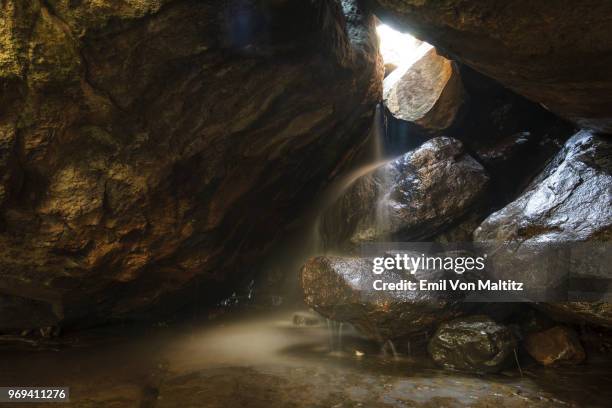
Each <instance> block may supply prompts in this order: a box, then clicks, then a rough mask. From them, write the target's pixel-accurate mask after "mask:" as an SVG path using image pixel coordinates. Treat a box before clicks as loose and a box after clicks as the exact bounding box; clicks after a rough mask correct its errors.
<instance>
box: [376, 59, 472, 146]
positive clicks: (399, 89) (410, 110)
mask: <svg viewBox="0 0 612 408" xmlns="http://www.w3.org/2000/svg"><path fill="white" fill-rule="evenodd" d="M464 98H465V95H464V90H463V86H462V84H461V77H460V75H459V72H458V70H457V68H456V67H455V66H454V64H453V62H452V61H450V60H447V59H446V58H444V57H441V56H439V55H438V54H437V53H436V50H435V49H431V50H430V51H429V52H428V53H427V54H425V55H424V56H423V57H422V58H421V59H420V60H418V61H417V62H415V63H414V64H413V65H412V66H410V67H409V68H407V69H402V67H399V68H397V70H395V71H394V72H393V73H392V74H391V75H389V76H388V77H387V78H385V81H384V82H383V100H384V103H385V107H386V108H387V109H388V110H389V112H390V113H391V115H392V116H393V117H394V118H395V119H399V120H402V121H406V122H409V123H410V124H412V125H414V126H416V128H417V129H418V130H419V131H421V132H424V133H427V134H434V135H436V134H440V133H441V132H443V131H444V130H446V129H448V128H450V127H451V126H452V125H453V124H454V123H455V121H456V119H457V116H458V113H459V110H460V109H461V107H462V106H463V103H464V102H465V101H464Z"/></svg>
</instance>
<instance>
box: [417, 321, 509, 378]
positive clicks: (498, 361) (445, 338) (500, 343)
mask: <svg viewBox="0 0 612 408" xmlns="http://www.w3.org/2000/svg"><path fill="white" fill-rule="evenodd" d="M516 344H517V343H516V338H515V336H514V334H513V333H512V331H510V329H508V328H507V327H506V326H503V325H500V324H497V323H495V322H494V321H493V320H491V319H490V318H489V317H487V316H479V315H477V316H470V317H465V318H459V319H455V320H453V321H450V322H447V323H442V324H441V325H440V327H439V328H438V330H437V331H436V333H435V334H434V336H433V337H432V338H431V340H430V341H429V345H428V347H427V348H428V351H429V354H430V355H431V357H432V358H433V359H434V361H435V362H436V363H437V364H439V365H441V366H443V367H444V368H449V369H452V370H461V371H473V372H478V373H491V372H497V371H500V370H502V369H503V368H505V367H506V365H507V364H508V362H509V361H510V359H511V358H512V355H513V353H514V350H515V348H516Z"/></svg>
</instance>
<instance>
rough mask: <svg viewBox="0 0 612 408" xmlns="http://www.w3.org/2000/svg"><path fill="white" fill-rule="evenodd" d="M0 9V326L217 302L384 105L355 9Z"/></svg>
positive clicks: (56, 4)
mask: <svg viewBox="0 0 612 408" xmlns="http://www.w3.org/2000/svg"><path fill="white" fill-rule="evenodd" d="M0 8H2V12H1V13H0V27H2V28H0V49H1V50H2V51H0V89H2V92H1V93H0V293H2V294H6V296H18V297H21V298H25V299H31V300H32V302H38V304H42V306H40V307H39V306H36V307H30V308H29V309H28V310H30V311H34V310H41V311H43V312H42V314H41V315H40V316H33V315H32V314H31V313H29V312H28V313H25V314H22V315H21V317H22V322H19V321H16V322H7V321H6V320H2V321H0V324H1V325H0V330H3V329H5V328H6V329H11V328H13V327H4V326H6V325H5V323H6V324H9V323H10V324H9V326H15V325H17V326H20V327H30V326H32V325H33V324H34V323H36V322H37V321H39V320H45V322H46V321H47V320H59V321H65V322H70V324H73V323H74V324H79V323H82V322H85V323H87V324H93V323H94V322H96V321H100V320H106V319H109V318H122V317H126V316H131V315H135V316H136V315H137V316H142V314H135V313H136V312H138V311H144V312H143V313H144V314H147V313H150V311H151V310H153V309H152V307H154V306H156V305H161V304H163V306H162V307H161V309H158V310H167V309H168V308H170V306H173V305H174V304H179V303H181V302H183V301H187V299H192V298H193V299H199V300H203V301H204V302H205V303H214V302H216V301H218V300H219V299H220V298H221V297H223V296H225V295H228V294H229V293H231V291H232V288H229V287H228V284H227V282H228V281H234V280H235V278H236V275H238V274H243V273H244V272H245V270H246V269H248V268H244V267H237V265H238V264H241V265H247V264H250V263H251V262H253V261H254V260H258V259H260V258H261V256H262V255H263V254H264V253H265V252H266V251H267V250H268V248H269V247H270V245H271V244H272V243H273V242H274V241H275V240H276V239H277V237H278V236H279V235H280V234H281V233H283V231H284V229H285V227H286V226H287V225H288V224H289V223H291V222H294V221H295V218H296V216H297V214H298V212H299V211H300V210H301V209H302V208H303V205H302V204H300V203H305V202H307V199H310V198H311V197H312V195H313V194H314V193H315V192H316V191H318V190H319V189H320V187H321V186H322V184H323V183H324V182H325V180H327V178H328V177H329V175H330V174H332V173H333V172H334V171H335V170H336V167H337V166H338V165H339V163H343V162H344V160H345V159H348V158H350V157H351V155H352V154H353V152H354V151H355V148H356V147H357V146H358V145H359V144H360V143H361V142H362V141H363V140H364V139H365V137H366V136H367V129H368V127H369V126H370V124H371V120H372V115H373V108H374V106H375V104H376V103H377V102H378V101H379V100H380V97H381V92H382V86H381V81H382V75H383V66H382V62H381V61H380V57H379V55H378V51H377V47H378V40H377V38H376V34H375V30H374V20H373V16H371V15H370V14H368V13H366V12H364V11H363V10H362V9H361V8H360V7H359V6H358V4H357V2H353V1H342V2H340V1H331V2H328V1H315V2H310V1H297V2H291V4H289V2H284V1H280V2H279V1H275V2H220V1H212V2H211V1H206V2H198V1H187V0H179V1H166V0H164V1H144V0H139V1H129V2H104V1H94V2H92V1H85V2H84V1H70V2H66V1H21V0H8V1H4V2H2V5H1V6H0ZM304 205H305V204H304ZM186 287H190V288H192V289H193V290H195V291H196V292H197V295H193V296H187V295H189V293H192V292H189V291H188V290H186V289H185V288H186ZM194 288H195V289H194ZM184 289H185V290H184ZM179 293H180V294H179ZM192 294H193V293H192ZM7 302H8V301H6V302H5V301H2V302H0V314H5V313H8V309H6V308H5V306H4V305H5V304H7ZM11 302H12V303H11V304H14V303H15V302H17V300H15V299H13V300H12V301H11ZM48 311H50V312H48ZM45 324H46V323H45Z"/></svg>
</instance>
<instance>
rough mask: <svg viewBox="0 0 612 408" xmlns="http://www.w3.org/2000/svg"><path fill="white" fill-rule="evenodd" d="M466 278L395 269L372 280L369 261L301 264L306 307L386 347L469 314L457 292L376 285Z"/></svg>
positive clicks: (319, 259)
mask: <svg viewBox="0 0 612 408" xmlns="http://www.w3.org/2000/svg"><path fill="white" fill-rule="evenodd" d="M417 256H418V255H417ZM470 276H471V274H470V273H465V274H463V275H461V276H458V275H456V274H455V273H454V272H452V271H450V272H444V271H434V270H424V269H421V270H419V271H417V273H416V274H414V275H410V274H409V273H402V271H397V270H392V271H386V272H385V273H384V275H375V274H373V273H372V260H371V259H367V258H349V257H332V256H325V257H316V258H312V259H310V260H308V262H306V264H304V266H303V268H302V271H301V285H302V288H303V290H304V299H305V302H306V304H307V305H309V306H310V307H312V308H313V309H314V310H316V311H317V312H319V313H321V314H322V315H323V316H325V317H328V318H330V319H333V320H337V321H342V322H349V323H351V324H353V325H354V326H355V327H357V328H358V329H359V330H360V331H362V332H363V333H364V334H366V335H368V336H369V337H371V338H373V339H375V340H377V341H381V342H384V341H385V340H389V339H402V338H406V337H410V336H412V335H416V334H419V333H423V332H426V331H429V330H431V329H433V328H434V327H435V326H436V325H437V324H439V323H440V322H443V321H445V320H449V319H452V318H454V317H457V316H460V315H462V314H463V313H464V312H465V311H466V310H467V309H466V306H465V305H464V304H462V302H461V299H462V296H463V295H462V294H461V293H459V292H452V291H434V290H432V291H421V290H417V291H409V290H398V291H395V290H384V291H377V290H374V289H373V283H374V281H375V280H378V279H380V280H383V281H384V282H387V283H394V282H400V281H401V280H402V279H406V280H411V281H416V282H418V281H419V279H427V280H430V281H432V282H433V281H437V280H438V279H449V278H451V277H452V278H453V279H460V280H464V279H465V280H468V279H470Z"/></svg>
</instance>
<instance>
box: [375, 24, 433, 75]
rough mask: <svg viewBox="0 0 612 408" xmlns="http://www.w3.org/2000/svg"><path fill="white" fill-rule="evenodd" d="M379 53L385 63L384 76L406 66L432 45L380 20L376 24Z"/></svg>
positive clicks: (421, 55)
mask: <svg viewBox="0 0 612 408" xmlns="http://www.w3.org/2000/svg"><path fill="white" fill-rule="evenodd" d="M376 34H377V35H378V39H379V50H380V55H381V57H382V59H383V61H384V63H385V76H388V75H389V74H390V73H391V72H393V71H394V70H395V69H397V68H400V69H401V68H408V67H410V65H412V64H414V63H415V62H416V61H418V60H419V59H420V58H421V57H423V55H425V53H427V51H429V50H431V49H432V48H433V46H432V45H431V44H428V43H426V42H424V41H421V40H419V39H417V38H415V37H413V36H412V35H410V34H408V33H405V32H401V31H398V30H395V29H394V28H392V27H391V26H389V25H387V24H385V23H382V22H380V23H379V24H377V26H376Z"/></svg>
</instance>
